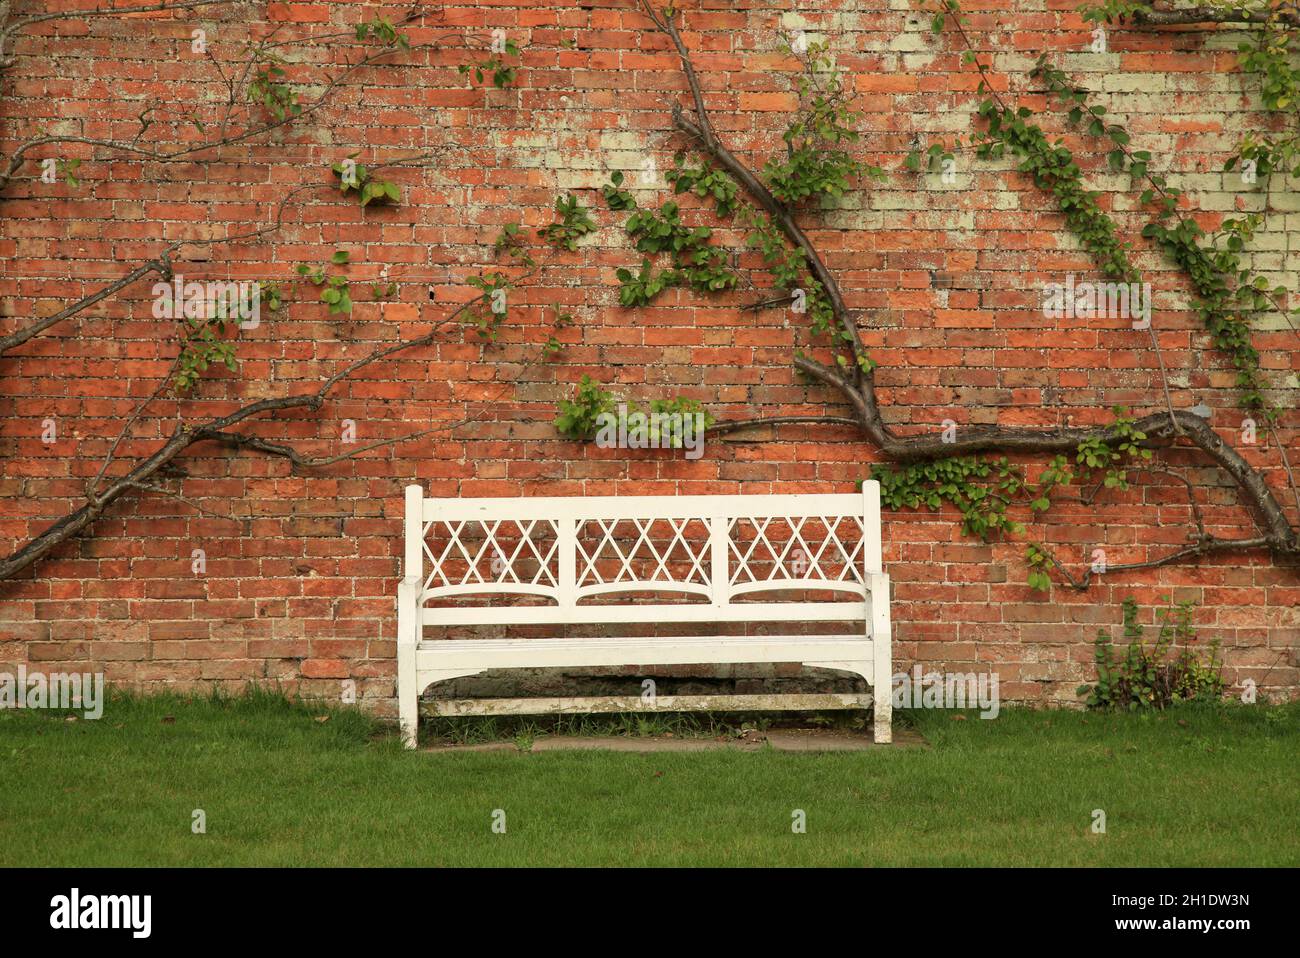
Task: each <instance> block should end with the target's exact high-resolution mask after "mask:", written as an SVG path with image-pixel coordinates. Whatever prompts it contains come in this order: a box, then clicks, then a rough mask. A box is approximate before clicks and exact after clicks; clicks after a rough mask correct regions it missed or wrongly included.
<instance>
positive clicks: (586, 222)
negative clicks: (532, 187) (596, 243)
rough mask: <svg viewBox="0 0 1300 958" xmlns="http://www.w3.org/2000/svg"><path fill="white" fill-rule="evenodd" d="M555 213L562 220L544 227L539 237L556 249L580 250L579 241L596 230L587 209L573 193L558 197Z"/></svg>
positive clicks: (538, 232)
mask: <svg viewBox="0 0 1300 958" xmlns="http://www.w3.org/2000/svg"><path fill="white" fill-rule="evenodd" d="M555 212H556V213H558V214H559V216H560V218H559V219H558V220H556V221H555V222H554V223H549V224H547V225H546V226H543V227H542V228H541V229H539V230H538V231H537V235H538V236H540V237H541V238H542V239H544V240H545V241H546V242H547V243H549V244H550V245H552V246H554V247H555V248H556V249H564V250H568V251H569V252H573V251H574V250H576V249H577V248H578V240H580V239H582V238H583V237H584V236H586V235H587V234H588V233H594V232H595V230H596V221H595V220H593V219H592V218H591V215H590V212H589V211H588V209H587V207H585V206H583V205H582V204H581V203H579V202H578V198H577V197H576V196H574V195H573V194H572V193H570V194H569V195H568V196H560V197H556V200H555Z"/></svg>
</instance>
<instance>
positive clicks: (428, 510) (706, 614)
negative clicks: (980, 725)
mask: <svg viewBox="0 0 1300 958" xmlns="http://www.w3.org/2000/svg"><path fill="white" fill-rule="evenodd" d="M403 573H404V576H405V578H403V580H402V581H401V583H400V584H399V586H398V592H397V595H398V602H397V610H398V636H397V696H398V710H399V717H400V719H401V723H402V733H403V737H404V740H405V742H406V744H407V745H408V746H410V747H414V746H415V744H416V731H417V727H418V721H419V698H420V693H421V692H422V691H423V690H424V689H425V688H427V687H428V686H429V685H431V684H433V683H434V682H441V681H445V680H447V679H452V678H457V677H460V676H466V675H475V674H477V673H479V672H483V671H485V670H487V669H505V668H547V667H585V666H620V665H628V666H631V665H645V666H651V665H710V664H741V663H744V664H751V663H774V662H798V663H803V664H805V665H812V666H820V667H824V668H830V669H838V670H842V671H848V672H854V673H857V674H858V675H861V676H862V677H863V678H864V679H865V680H866V681H867V684H868V685H869V686H870V687H871V688H872V691H873V695H872V708H873V713H874V728H875V739H876V741H877V742H888V741H890V740H891V734H890V694H889V690H890V676H891V673H892V661H891V659H892V656H891V639H890V621H889V576H888V575H886V574H885V572H884V569H883V568H882V565H881V546H880V486H879V484H878V483H876V482H870V481H869V482H865V483H863V487H862V493H861V494H849V495H776V496H609V497H564V498H542V497H538V498H509V499H427V498H425V497H424V492H423V489H422V488H421V487H420V486H416V485H412V486H407V488H406V517H405V561H404V563H403ZM789 590H806V591H807V590H810V591H813V592H814V593H815V594H816V595H817V596H822V595H826V596H828V598H825V599H823V598H817V599H814V600H810V601H799V602H780V601H762V599H763V598H764V594H765V593H768V594H771V593H776V592H780V591H789ZM649 593H654V594H656V596H659V595H662V594H664V593H667V594H669V595H671V596H673V597H675V598H676V599H677V601H662V600H660V599H656V601H650V602H647V601H643V600H640V599H638V598H637V596H640V595H646V594H649ZM769 597H770V596H769ZM468 599H478V600H479V604H476V605H466V604H465V600H468ZM503 599H504V600H507V603H508V604H507V603H503V602H502V600H503ZM520 600H524V601H526V602H527V603H529V604H520ZM449 603H457V604H449ZM850 621H859V622H862V623H864V625H863V628H862V629H861V630H860V631H859V632H858V633H857V634H834V635H743V636H716V635H715V636H708V635H701V636H666V635H665V636H654V635H647V636H633V637H623V638H578V637H566V638H515V639H440V640H433V641H426V640H425V639H424V637H423V635H424V627H425V626H428V625H434V626H508V625H560V626H564V625H571V626H578V625H584V626H585V625H600V624H631V625H643V626H657V625H659V624H668V623H701V624H703V623H715V624H721V623H733V624H734V623H745V624H749V623H753V624H759V623H769V622H850ZM664 698H665V699H666V700H669V701H671V702H673V703H680V702H681V701H682V699H681V697H679V698H676V699H673V698H671V697H664ZM710 701H717V699H716V698H710ZM660 707H661V708H663V707H664V706H660ZM471 710H472V707H471V706H469V705H467V704H466V703H465V702H463V701H461V702H458V703H457V710H456V711H457V713H458V714H467V713H468V712H470V711H471ZM490 710H491V708H490V706H489V705H485V707H484V711H490Z"/></svg>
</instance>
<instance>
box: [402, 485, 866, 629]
mask: <svg viewBox="0 0 1300 958" xmlns="http://www.w3.org/2000/svg"><path fill="white" fill-rule="evenodd" d="M875 497H876V489H875V488H874V487H873V488H871V489H870V490H869V494H867V495H865V496H864V495H807V496H798V495H794V496H680V497H673V496H664V497H649V496H634V497H623V498H619V497H587V498H582V497H574V498H535V499H534V498H523V499H459V500H458V499H438V500H423V499H421V497H420V490H419V488H418V487H412V488H411V489H410V490H409V491H408V499H407V503H408V510H409V511H410V512H411V513H412V515H413V516H415V517H416V518H415V519H412V520H409V521H408V525H407V530H408V531H407V536H408V543H407V551H406V568H407V569H408V570H410V571H409V572H408V574H416V575H418V576H419V579H420V581H421V582H422V583H423V601H429V600H432V599H442V598H448V599H451V598H458V597H461V596H474V597H478V598H481V599H483V600H484V601H487V602H489V603H490V602H491V597H492V596H493V595H512V594H513V595H520V596H533V597H537V598H541V599H543V600H545V601H546V602H547V604H548V605H551V606H553V607H555V608H559V609H569V610H577V609H580V608H581V607H583V605H584V604H588V605H589V604H590V603H592V602H600V603H602V604H614V605H617V604H619V603H620V602H621V603H622V605H624V606H627V605H632V604H639V603H640V601H641V600H640V599H639V598H637V597H634V596H632V595H630V594H631V593H665V594H667V595H668V596H669V597H671V599H672V601H674V602H676V603H679V604H680V603H683V602H684V603H688V604H695V605H700V604H703V605H706V606H708V607H709V608H710V609H711V610H712V611H714V612H725V611H726V610H727V609H728V608H729V607H732V606H733V600H735V601H734V604H735V605H736V606H739V605H747V604H752V603H751V601H750V600H753V599H756V598H757V599H763V598H764V596H763V593H775V592H778V591H781V590H795V591H799V592H801V593H803V594H805V595H806V594H808V593H810V592H811V593H814V594H815V595H818V596H825V595H826V594H827V593H832V592H833V593H841V594H842V595H841V597H845V595H847V597H850V598H853V597H865V595H866V594H867V588H866V575H865V569H868V568H879V561H880V559H879V556H880V546H879V515H878V506H875V508H874V509H873V505H874V504H875V503H876V501H877V500H876V498H875ZM868 503H870V504H868ZM873 512H874V515H873ZM620 596H623V598H620ZM827 597H830V596H827ZM657 601H660V602H662V600H657ZM657 607H658V608H660V609H666V608H668V607H667V606H666V605H663V604H660V605H659V606H657ZM530 608H531V607H530ZM730 617H736V618H740V617H743V615H742V613H741V612H740V610H739V609H738V608H737V610H736V612H735V615H734V616H730ZM571 618H573V620H574V621H576V620H577V619H576V617H571ZM512 621H513V620H512ZM521 621H522V620H521ZM606 621H612V620H606Z"/></svg>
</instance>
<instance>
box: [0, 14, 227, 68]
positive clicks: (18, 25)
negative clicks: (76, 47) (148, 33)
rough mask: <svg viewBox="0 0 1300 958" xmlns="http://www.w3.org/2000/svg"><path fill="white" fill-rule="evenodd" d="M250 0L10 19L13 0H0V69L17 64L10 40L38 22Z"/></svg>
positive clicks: (117, 15)
mask: <svg viewBox="0 0 1300 958" xmlns="http://www.w3.org/2000/svg"><path fill="white" fill-rule="evenodd" d="M246 2H247V0H164V2H160V3H143V4H139V5H138V6H129V7H110V8H108V9H102V10H52V11H49V12H47V13H34V14H32V15H31V16H27V17H18V18H17V19H14V20H10V19H9V10H10V8H11V7H12V6H13V4H12V3H11V0H0V70H6V69H8V68H9V67H11V66H13V65H14V61H15V60H16V59H17V57H15V56H14V54H13V53H12V52H8V51H9V48H10V44H11V43H12V42H13V40H14V38H15V37H16V36H17V35H18V31H20V30H22V29H23V28H25V27H30V26H32V25H33V24H36V23H48V22H49V21H51V20H69V19H78V20H80V19H82V18H84V17H119V16H124V15H126V14H131V13H163V12H165V11H168V10H193V9H195V8H196V7H211V6H215V5H216V4H218V3H246Z"/></svg>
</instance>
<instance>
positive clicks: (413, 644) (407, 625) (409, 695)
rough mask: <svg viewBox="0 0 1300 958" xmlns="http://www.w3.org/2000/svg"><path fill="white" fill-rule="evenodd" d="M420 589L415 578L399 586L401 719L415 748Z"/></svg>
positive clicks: (405, 737) (405, 740)
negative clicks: (416, 662) (416, 654)
mask: <svg viewBox="0 0 1300 958" xmlns="http://www.w3.org/2000/svg"><path fill="white" fill-rule="evenodd" d="M419 592H420V584H419V582H417V581H416V580H413V579H405V580H403V581H402V582H401V584H399V585H398V587H397V720H398V722H399V723H400V724H401V729H402V744H403V745H405V746H406V747H407V748H415V746H416V744H417V743H418V741H419V734H420V683H419V678H418V676H417V675H416V669H415V650H416V648H417V646H418V644H419V636H420V608H419Z"/></svg>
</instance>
